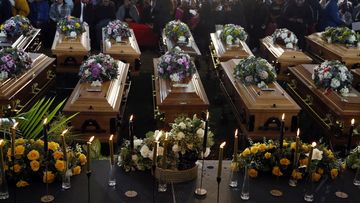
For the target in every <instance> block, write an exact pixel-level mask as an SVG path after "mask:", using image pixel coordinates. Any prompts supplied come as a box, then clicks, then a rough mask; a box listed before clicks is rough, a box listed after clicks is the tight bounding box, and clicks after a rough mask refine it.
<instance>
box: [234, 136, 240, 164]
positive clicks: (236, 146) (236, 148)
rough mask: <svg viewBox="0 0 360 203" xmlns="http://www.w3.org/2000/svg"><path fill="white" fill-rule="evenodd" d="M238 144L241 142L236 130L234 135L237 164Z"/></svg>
mask: <svg viewBox="0 0 360 203" xmlns="http://www.w3.org/2000/svg"><path fill="white" fill-rule="evenodd" d="M238 142H239V138H238V129H236V130H235V135H234V161H235V162H237V153H238Z"/></svg>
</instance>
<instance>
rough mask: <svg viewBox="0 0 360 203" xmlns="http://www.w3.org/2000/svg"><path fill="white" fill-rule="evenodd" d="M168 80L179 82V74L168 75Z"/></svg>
mask: <svg viewBox="0 0 360 203" xmlns="http://www.w3.org/2000/svg"><path fill="white" fill-rule="evenodd" d="M170 80H171V81H173V82H180V77H179V74H177V73H174V74H171V75H170Z"/></svg>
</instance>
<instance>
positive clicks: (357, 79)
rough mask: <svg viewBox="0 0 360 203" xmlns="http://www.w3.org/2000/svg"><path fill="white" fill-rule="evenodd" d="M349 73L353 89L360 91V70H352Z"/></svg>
mask: <svg viewBox="0 0 360 203" xmlns="http://www.w3.org/2000/svg"><path fill="white" fill-rule="evenodd" d="M351 73H352V74H353V77H354V78H353V83H352V84H353V87H354V88H356V89H357V91H360V68H357V69H352V70H351Z"/></svg>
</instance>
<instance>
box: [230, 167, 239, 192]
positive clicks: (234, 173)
mask: <svg viewBox="0 0 360 203" xmlns="http://www.w3.org/2000/svg"><path fill="white" fill-rule="evenodd" d="M238 166H239V164H238V163H237V162H234V161H233V162H231V166H230V183H229V186H230V187H231V188H237V186H238V178H239V170H238Z"/></svg>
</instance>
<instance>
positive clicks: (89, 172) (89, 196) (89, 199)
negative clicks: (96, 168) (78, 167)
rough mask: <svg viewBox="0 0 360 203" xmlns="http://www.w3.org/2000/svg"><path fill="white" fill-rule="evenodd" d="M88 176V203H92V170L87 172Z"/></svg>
mask: <svg viewBox="0 0 360 203" xmlns="http://www.w3.org/2000/svg"><path fill="white" fill-rule="evenodd" d="M86 176H87V182H88V190H87V195H88V203H90V202H91V195H90V193H91V192H90V186H91V184H90V178H91V171H90V170H89V171H87V172H86Z"/></svg>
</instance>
